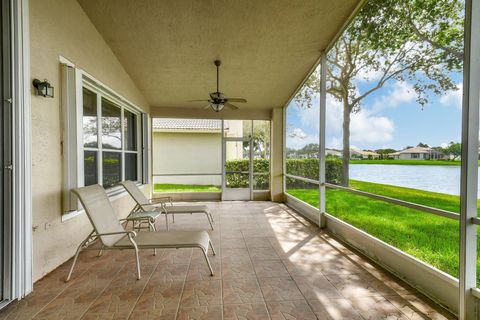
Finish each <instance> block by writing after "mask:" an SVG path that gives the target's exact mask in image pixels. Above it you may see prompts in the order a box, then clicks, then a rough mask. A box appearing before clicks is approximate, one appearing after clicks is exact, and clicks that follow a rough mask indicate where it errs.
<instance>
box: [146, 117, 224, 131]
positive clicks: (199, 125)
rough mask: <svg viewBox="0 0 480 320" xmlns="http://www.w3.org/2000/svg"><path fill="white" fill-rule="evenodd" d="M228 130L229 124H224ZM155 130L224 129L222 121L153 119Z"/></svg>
mask: <svg viewBox="0 0 480 320" xmlns="http://www.w3.org/2000/svg"><path fill="white" fill-rule="evenodd" d="M224 123H225V124H224V126H225V129H228V122H227V121H225V122H224ZM152 126H153V130H160V131H161V130H182V131H184V130H192V131H219V130H221V128H222V121H221V120H213V119H170V118H153V120H152Z"/></svg>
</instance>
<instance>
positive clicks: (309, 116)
mask: <svg viewBox="0 0 480 320" xmlns="http://www.w3.org/2000/svg"><path fill="white" fill-rule="evenodd" d="M298 112H299V117H300V124H301V126H302V127H304V128H308V129H309V130H315V131H318V129H319V128H320V121H319V119H320V106H319V101H318V99H314V100H313V101H312V107H311V108H307V109H298Z"/></svg>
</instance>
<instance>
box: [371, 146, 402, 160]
mask: <svg viewBox="0 0 480 320" xmlns="http://www.w3.org/2000/svg"><path fill="white" fill-rule="evenodd" d="M375 152H376V153H378V154H379V155H380V159H388V157H389V156H388V155H389V154H391V153H394V152H397V150H395V149H391V148H386V149H377V150H375Z"/></svg>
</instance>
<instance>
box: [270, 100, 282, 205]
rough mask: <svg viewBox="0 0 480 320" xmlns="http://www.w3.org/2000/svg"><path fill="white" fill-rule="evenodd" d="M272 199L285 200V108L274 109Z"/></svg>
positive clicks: (272, 129) (272, 126) (272, 125)
mask: <svg viewBox="0 0 480 320" xmlns="http://www.w3.org/2000/svg"><path fill="white" fill-rule="evenodd" d="M270 132H271V136H272V147H271V150H272V151H271V153H272V154H271V166H272V168H271V177H270V199H272V201H276V202H283V201H284V199H283V191H284V190H283V109H282V108H275V109H273V110H272V122H271V130H270Z"/></svg>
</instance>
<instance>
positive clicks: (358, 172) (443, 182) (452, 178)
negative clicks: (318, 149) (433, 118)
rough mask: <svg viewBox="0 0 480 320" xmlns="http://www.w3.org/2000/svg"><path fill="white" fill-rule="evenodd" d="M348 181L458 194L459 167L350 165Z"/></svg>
mask: <svg viewBox="0 0 480 320" xmlns="http://www.w3.org/2000/svg"><path fill="white" fill-rule="evenodd" d="M350 179H352V180H361V181H367V182H374V183H383V184H390V185H395V186H400V187H407V188H414V189H420V190H426V191H432V192H440V193H447V194H453V195H459V194H460V166H430V165H419V166H415V165H395V164H388V165H382V164H351V165H350ZM478 190H479V191H480V188H479V189H478ZM478 194H479V195H480V192H479V193H478Z"/></svg>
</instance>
